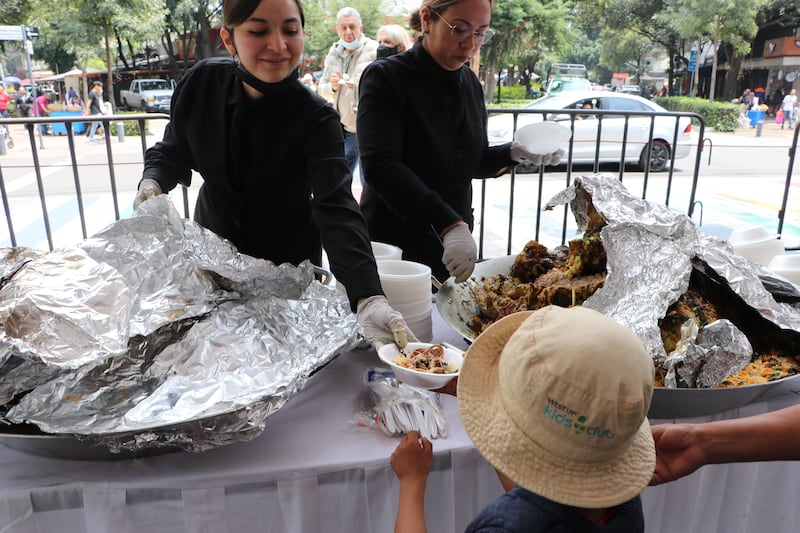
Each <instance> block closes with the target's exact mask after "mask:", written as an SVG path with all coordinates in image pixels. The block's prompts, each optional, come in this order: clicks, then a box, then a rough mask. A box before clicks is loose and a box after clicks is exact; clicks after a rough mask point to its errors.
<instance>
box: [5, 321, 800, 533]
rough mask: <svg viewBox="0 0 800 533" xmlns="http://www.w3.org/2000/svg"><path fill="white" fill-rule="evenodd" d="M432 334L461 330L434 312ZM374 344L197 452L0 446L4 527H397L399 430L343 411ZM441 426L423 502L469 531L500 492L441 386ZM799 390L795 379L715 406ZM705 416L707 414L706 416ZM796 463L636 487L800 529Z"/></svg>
mask: <svg viewBox="0 0 800 533" xmlns="http://www.w3.org/2000/svg"><path fill="white" fill-rule="evenodd" d="M434 339H435V340H437V341H445V340H447V341H451V342H453V341H455V342H459V339H458V337H457V336H456V335H455V334H454V333H453V332H452V331H451V330H450V328H449V327H447V326H446V325H445V324H443V323H442V322H441V321H440V320H439V319H438V317H437V318H436V319H435V320H434ZM377 364H378V359H377V356H376V355H375V353H374V352H373V351H371V350H370V351H362V352H352V353H346V354H342V355H341V356H339V357H338V358H337V359H336V360H335V361H334V362H333V363H331V364H330V365H329V366H328V367H326V368H325V369H323V371H321V372H320V373H319V374H318V375H317V376H316V377H315V378H313V379H312V380H311V382H310V383H309V385H308V387H307V388H306V389H304V390H303V391H302V392H301V393H300V394H298V395H297V396H295V397H294V398H292V399H291V400H289V402H288V403H287V404H286V405H285V406H284V407H283V408H282V409H281V410H280V411H279V412H278V413H276V414H275V415H273V416H272V417H270V418H269V419H268V420H267V426H266V430H265V431H264V434H263V435H261V436H259V437H258V438H256V439H254V440H252V441H250V442H246V443H239V444H233V445H230V446H225V447H222V448H218V449H215V450H211V451H208V452H204V453H202V454H190V453H183V452H179V453H170V454H166V455H160V456H154V457H148V458H143V459H128V460H115V461H74V460H63V459H53V458H47V457H41V456H36V455H31V454H28V453H24V452H21V451H18V450H16V449H12V448H9V447H6V446H0V532H2V533H22V532H25V533H29V532H36V533H43V532H53V531H58V532H65V533H72V532H75V533H83V532H87V533H88V532H91V533H101V532H102V533H107V532H114V533H125V532H136V533H141V532H175V533H179V532H180V533H183V532H209V533H212V532H213V533H241V532H250V531H259V532H276V533H277V532H280V533H294V532H298V533H299V532H304V533H305V532H310V533H314V532H319V533H338V532H341V533H371V532H390V531H392V530H393V524H394V517H395V513H396V506H397V497H398V493H397V490H398V486H397V481H396V478H395V476H394V474H393V472H392V470H391V467H390V466H389V456H390V454H391V452H392V450H394V448H395V446H396V444H397V439H393V438H389V437H386V436H385V435H383V433H381V432H379V431H377V430H369V429H364V428H359V427H356V426H354V425H353V424H352V423H351V419H352V416H353V413H354V412H355V410H356V409H357V408H358V405H359V403H360V401H361V395H362V384H361V379H362V374H363V370H364V369H365V368H367V367H369V366H372V365H377ZM442 400H443V408H444V412H445V413H446V415H447V418H448V422H449V434H448V437H447V438H446V439H440V440H437V441H435V442H434V453H435V457H434V464H433V472H432V474H431V477H430V480H429V482H428V490H427V500H426V502H427V505H426V514H427V519H428V529H429V531H431V532H436V533H447V532H457V531H463V530H464V527H465V526H466V524H467V523H468V522H469V520H470V519H471V518H472V517H473V516H474V515H475V514H476V513H477V512H478V511H479V510H480V509H481V508H482V507H483V506H484V505H485V504H486V503H488V502H489V501H491V500H492V499H494V498H495V497H496V496H497V495H498V494H500V491H501V487H500V484H499V482H498V481H497V478H496V476H495V474H494V471H493V470H492V469H491V467H490V466H489V465H488V464H487V463H486V462H485V461H484V460H483V459H482V458H481V457H480V456H479V455H478V454H477V453H476V452H475V450H474V449H473V448H472V446H471V443H470V441H469V439H468V438H467V436H466V435H465V433H464V431H463V428H462V426H461V423H460V421H459V418H458V413H457V405H456V401H455V398H451V397H444V398H443V399H442ZM795 401H796V395H795V393H794V392H793V391H792V390H791V389H789V388H784V389H775V391H774V397H773V398H770V399H768V400H764V401H760V402H758V403H755V404H752V405H750V406H748V407H746V408H742V409H740V410H736V411H732V412H729V413H726V414H725V415H723V416H739V415H745V414H749V413H755V412H762V411H765V410H772V409H775V408H778V407H782V406H784V405H789V404H791V403H794V402H795ZM709 418H710V417H709ZM798 483H800V467H798V465H797V464H795V463H764V464H746V465H721V466H708V467H705V468H703V469H701V470H700V471H698V472H697V473H695V474H694V475H692V476H690V477H688V478H686V479H684V480H681V481H678V482H675V483H672V484H669V485H665V486H662V487H653V488H648V489H646V490H645V492H644V494H643V500H644V507H645V513H646V519H647V523H648V528H647V529H648V531H669V532H676V533H677V532H680V533H687V532H698V533H700V532H702V533H708V532H723V531H724V532H726V533H735V532H742V533H745V532H753V531H758V532H763V533H767V532H769V533H776V532H783V531H786V532H789V531H792V532H794V531H797V530H798V526H797V524H798V523H800V511H798V506H797V505H795V504H794V501H793V500H794V499H795V498H796V496H797V494H798V493H800V491H798V486H797V485H798Z"/></svg>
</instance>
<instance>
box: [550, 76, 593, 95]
mask: <svg viewBox="0 0 800 533" xmlns="http://www.w3.org/2000/svg"><path fill="white" fill-rule="evenodd" d="M590 89H591V84H590V83H589V81H588V80H583V79H554V80H553V81H552V82H550V87H549V88H548V89H547V92H548V93H558V92H562V91H588V90H590Z"/></svg>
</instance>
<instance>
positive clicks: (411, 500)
mask: <svg viewBox="0 0 800 533" xmlns="http://www.w3.org/2000/svg"><path fill="white" fill-rule="evenodd" d="M432 461H433V445H432V444H431V441H429V440H428V439H426V438H422V437H421V436H420V434H419V432H417V431H410V432H409V433H408V435H406V436H405V437H403V438H402V439H401V440H400V444H398V445H397V448H396V449H395V451H394V453H393V454H392V457H391V459H390V462H391V465H392V469H393V470H394V472H395V474H397V478H398V479H399V480H400V503H399V505H398V507H397V521H396V522H395V527H394V531H395V533H425V532H426V531H427V527H426V526H425V485H426V484H427V481H428V473H429V472H430V470H431V462H432Z"/></svg>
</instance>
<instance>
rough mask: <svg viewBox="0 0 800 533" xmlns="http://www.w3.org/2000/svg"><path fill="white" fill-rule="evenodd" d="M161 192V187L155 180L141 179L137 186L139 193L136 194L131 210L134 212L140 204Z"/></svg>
mask: <svg viewBox="0 0 800 533" xmlns="http://www.w3.org/2000/svg"><path fill="white" fill-rule="evenodd" d="M162 192H163V191H162V190H161V186H160V185H159V184H158V182H157V181H156V180H151V179H149V178H145V179H143V180H142V182H141V183H140V184H139V192H137V193H136V198H134V199H133V209H134V210H135V209H136V208H137V207H139V206H140V205H141V203H142V202H144V201H145V200H149V199H150V198H152V197H154V196H158V195H159V194H161V193H162Z"/></svg>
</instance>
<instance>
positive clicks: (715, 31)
mask: <svg viewBox="0 0 800 533" xmlns="http://www.w3.org/2000/svg"><path fill="white" fill-rule="evenodd" d="M764 4H765V0H683V1H681V2H676V3H675V4H672V5H670V6H669V8H668V9H667V10H665V12H664V14H663V16H664V17H668V18H669V19H670V20H671V21H672V23H673V24H675V27H676V28H677V29H678V32H679V33H680V35H681V36H682V37H686V38H696V37H700V38H703V39H706V40H708V41H709V43H710V45H711V49H710V51H711V54H712V63H711V85H710V88H709V91H708V99H709V100H710V101H712V102H713V101H714V92H715V88H716V81H717V67H718V61H719V54H718V52H719V50H720V46H721V45H722V44H723V43H727V44H728V45H730V47H731V49H732V50H733V51H734V53H737V54H747V53H748V52H750V42H751V40H752V39H753V38H754V37H755V35H756V32H757V31H758V26H757V25H756V15H757V14H758V11H759V9H760V8H761V6H763V5H764Z"/></svg>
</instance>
